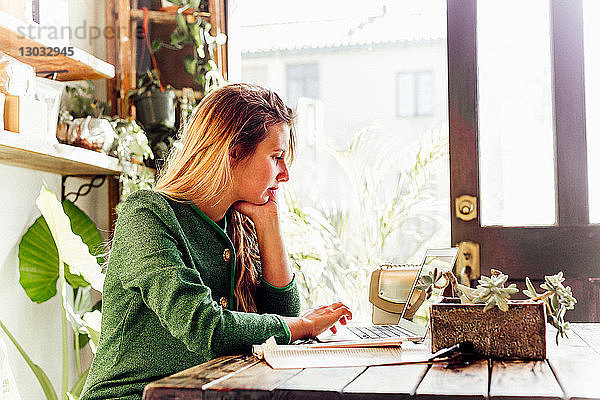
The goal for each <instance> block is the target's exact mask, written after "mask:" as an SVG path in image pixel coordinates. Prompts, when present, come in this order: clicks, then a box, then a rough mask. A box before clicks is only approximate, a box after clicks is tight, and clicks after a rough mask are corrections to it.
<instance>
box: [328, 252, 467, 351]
mask: <svg viewBox="0 0 600 400" xmlns="http://www.w3.org/2000/svg"><path fill="white" fill-rule="evenodd" d="M457 255H458V248H456V247H451V248H447V249H428V250H427V251H426V252H425V255H424V257H423V260H422V262H421V266H420V268H419V272H418V273H417V277H416V279H415V281H414V282H413V285H412V287H411V289H410V292H409V295H408V299H409V300H408V302H407V305H406V306H405V307H404V310H403V311H402V315H401V316H400V320H399V321H398V324H397V325H374V324H368V323H364V324H359V323H356V324H353V323H349V324H348V325H345V326H344V325H339V326H338V330H337V333H333V332H331V331H330V330H329V329H328V330H327V331H325V332H323V333H322V334H320V335H318V336H317V340H318V341H319V342H340V341H357V340H367V341H369V340H370V341H375V342H378V341H381V340H385V339H392V338H404V339H406V340H411V341H421V340H423V339H424V338H425V335H426V334H427V330H428V326H429V307H430V306H431V304H434V303H436V302H438V301H439V300H440V299H441V297H442V294H443V291H444V289H437V288H433V290H432V291H431V293H426V292H425V291H424V290H422V289H419V288H418V287H417V286H418V285H420V284H422V283H423V280H422V278H423V277H424V276H425V275H431V274H433V271H434V269H435V268H437V270H438V271H441V272H444V271H452V268H453V267H454V263H455V262H456V257H457ZM444 283H445V278H442V279H441V280H440V281H439V282H438V286H443V285H444Z"/></svg>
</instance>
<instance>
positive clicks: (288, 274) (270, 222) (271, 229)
mask: <svg viewBox="0 0 600 400" xmlns="http://www.w3.org/2000/svg"><path fill="white" fill-rule="evenodd" d="M234 208H235V209H236V210H238V211H239V212H241V213H242V214H244V215H246V216H248V217H249V218H250V219H251V220H252V222H253V223H254V227H255V229H256V236H257V240H258V250H259V252H260V262H261V266H262V275H263V279H264V280H265V281H266V282H267V283H269V284H271V285H273V286H275V287H285V286H287V285H288V284H289V283H290V282H291V281H292V277H293V274H292V270H291V269H290V266H289V263H288V256H287V253H286V251H285V246H284V244H283V237H282V235H281V227H280V226H279V212H278V209H277V198H276V197H275V195H273V194H271V195H270V196H269V200H268V201H267V202H266V203H265V204H261V205H257V204H252V203H248V202H244V201H241V202H237V203H235V204H234Z"/></svg>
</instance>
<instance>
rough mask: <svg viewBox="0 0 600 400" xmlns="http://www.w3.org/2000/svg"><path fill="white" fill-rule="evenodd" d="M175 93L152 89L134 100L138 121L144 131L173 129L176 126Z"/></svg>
mask: <svg viewBox="0 0 600 400" xmlns="http://www.w3.org/2000/svg"><path fill="white" fill-rule="evenodd" d="M175 100H176V96H175V92H173V91H172V90H165V91H164V92H161V91H160V89H150V90H148V91H145V92H144V93H142V94H141V95H139V96H136V97H135V99H134V101H133V102H134V104H135V108H136V120H137V121H138V122H139V123H141V124H142V126H143V127H144V130H146V131H152V130H155V129H158V128H168V129H172V128H173V127H174V126H175Z"/></svg>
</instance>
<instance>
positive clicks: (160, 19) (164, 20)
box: [130, 9, 210, 25]
mask: <svg viewBox="0 0 600 400" xmlns="http://www.w3.org/2000/svg"><path fill="white" fill-rule="evenodd" d="M130 14H131V19H134V20H136V21H143V20H144V10H138V9H132V10H131V12H130ZM175 14H176V13H174V12H169V11H157V10H154V11H148V20H149V21H150V22H156V23H157V24H173V25H175ZM184 15H185V16H186V18H190V17H191V18H193V16H192V15H191V14H184ZM199 15H200V17H201V18H202V19H206V20H208V19H209V18H210V13H207V12H201V13H199ZM192 20H193V19H192Z"/></svg>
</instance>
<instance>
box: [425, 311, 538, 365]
mask: <svg viewBox="0 0 600 400" xmlns="http://www.w3.org/2000/svg"><path fill="white" fill-rule="evenodd" d="M508 304H509V306H508V311H506V312H504V311H501V310H500V309H498V308H497V307H494V308H492V309H490V310H488V311H486V312H483V307H484V305H483V304H445V303H440V304H434V305H432V306H431V318H430V321H431V351H432V352H436V351H438V350H441V349H443V348H446V347H449V346H452V345H454V344H456V343H460V342H470V343H472V345H473V349H474V351H475V352H476V353H477V354H480V355H482V356H486V357H493V358H525V359H534V360H543V359H544V358H546V309H545V308H544V303H543V302H532V301H528V300H513V301H509V302H508Z"/></svg>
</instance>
